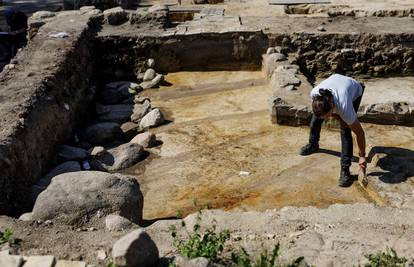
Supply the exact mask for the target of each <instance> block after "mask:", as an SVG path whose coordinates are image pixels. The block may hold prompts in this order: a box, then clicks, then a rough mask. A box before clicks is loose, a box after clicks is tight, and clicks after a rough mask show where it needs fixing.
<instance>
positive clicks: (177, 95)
mask: <svg viewBox="0 0 414 267" xmlns="http://www.w3.org/2000/svg"><path fill="white" fill-rule="evenodd" d="M163 12H164V11H163ZM213 13H214V12H213ZM69 15H70V16H72V17H71V19H73V16H78V18H79V19H80V20H78V21H77V23H75V24H72V25H69V26H68V25H67V19H69V17H68V16H69ZM140 16H144V18H152V19H153V20H151V21H150V22H147V21H145V22H144V21H140V19H139V18H141V17H140ZM165 18H166V17H165V14H159V13H157V14H149V13H148V14H144V15H143V13H140V14H139V15H137V16H136V17H134V19H135V20H134V22H133V23H132V22H131V21H128V22H125V23H121V24H120V25H108V24H107V21H108V20H107V18H106V17H101V16H100V15H99V14H98V13H96V14H95V13H94V12H93V10H92V11H91V10H86V9H85V10H84V11H80V12H72V13H65V14H62V15H60V16H57V17H56V18H52V19H48V20H47V21H46V22H45V24H44V25H43V24H42V23H40V24H37V25H41V27H40V28H39V30H38V33H37V35H36V36H35V37H34V38H33V40H32V41H31V43H29V46H28V47H27V49H26V50H23V51H22V52H21V54H19V55H18V56H17V58H16V59H15V60H14V61H13V62H14V63H12V64H14V66H13V67H9V68H7V69H6V71H5V72H3V73H2V74H1V75H2V85H4V88H6V89H7V90H4V95H3V99H7V94H12V92H13V93H16V95H17V96H19V95H20V96H21V95H23V96H24V97H22V98H19V97H16V101H15V103H14V104H9V105H8V106H4V107H2V108H3V110H2V112H4V114H6V113H7V112H8V113H10V114H12V116H11V117H8V118H7V120H6V119H5V120H4V121H3V122H2V123H3V124H5V125H8V126H7V127H6V126H5V127H4V129H5V130H4V132H5V134H4V138H3V140H4V142H3V143H4V144H5V146H3V148H2V149H3V150H4V151H2V153H4V154H5V155H8V156H6V157H5V158H7V160H6V161H4V162H3V163H2V164H3V165H4V169H5V176H4V178H3V177H2V185H4V186H2V189H3V190H4V191H5V192H4V193H5V194H3V195H2V196H3V197H4V199H3V200H2V203H3V204H2V211H4V212H7V213H9V214H11V213H14V214H16V213H17V214H18V213H20V212H21V211H22V210H24V209H30V203H21V201H18V199H19V197H17V196H16V195H15V192H19V194H21V195H23V196H27V194H28V193H27V191H28V189H29V188H30V187H31V185H33V184H34V183H35V181H36V180H37V179H38V178H39V177H40V176H42V174H44V173H47V171H48V170H50V168H51V167H53V164H51V163H52V162H53V159H54V158H55V156H56V152H57V151H58V148H59V146H60V145H62V144H67V143H68V142H69V140H70V139H71V138H72V137H73V134H74V132H76V130H77V129H78V128H79V127H80V126H81V125H82V124H83V123H85V121H86V119H91V118H90V116H86V115H85V112H86V111H87V110H88V109H87V108H85V107H91V106H90V104H91V103H95V102H94V101H95V100H93V93H94V90H90V88H93V86H96V87H95V89H96V90H98V91H99V90H101V88H102V87H103V85H105V84H106V83H108V82H114V81H119V80H130V81H137V80H136V79H137V74H140V73H142V71H143V69H144V68H145V62H146V60H147V59H148V58H154V59H155V62H156V64H157V65H156V67H155V69H156V71H157V72H159V73H163V74H165V76H164V77H165V82H164V83H163V84H161V87H160V88H158V89H146V90H144V91H143V92H142V93H141V94H142V96H143V97H148V98H150V99H151V104H152V106H153V107H157V108H159V109H160V110H161V111H162V112H163V113H164V115H165V116H166V119H167V121H169V122H170V123H168V124H165V125H162V126H159V127H156V128H151V129H150V131H151V132H153V133H155V134H156V135H157V137H158V139H159V141H161V142H162V145H160V146H157V147H155V148H151V149H149V151H150V152H151V155H150V156H149V157H147V158H146V159H145V160H144V161H141V162H140V163H138V164H137V165H135V166H133V167H130V168H128V169H126V170H124V171H122V173H124V174H130V175H133V176H134V177H136V179H137V180H138V181H139V183H140V189H141V190H142V192H143V194H144V211H143V216H144V219H146V220H153V219H160V218H168V217H172V216H175V215H176V214H177V212H178V211H180V212H181V213H182V214H183V215H185V214H188V213H191V212H193V211H195V210H197V209H198V208H199V207H203V206H209V207H212V208H222V209H225V210H259V211H262V210H267V209H272V208H280V207H284V206H301V207H304V206H316V207H328V206H330V205H332V204H335V203H342V204H348V203H368V202H373V203H377V204H384V205H403V206H407V207H408V206H410V205H411V204H410V203H412V201H411V200H410V199H411V197H412V196H410V195H409V194H408V193H407V192H409V188H411V184H410V183H411V177H412V173H411V172H408V173H401V176H403V177H404V179H397V180H398V181H400V182H399V184H398V185H397V186H394V187H393V189H392V190H388V189H389V187H387V186H386V185H384V186H383V187H385V188H386V190H385V191H384V189H380V188H381V186H377V187H374V186H372V187H369V188H368V190H364V189H362V188H361V187H359V186H358V185H357V184H355V185H354V186H352V187H350V188H347V189H342V188H339V187H338V186H337V177H338V175H339V158H338V155H339V152H338V151H339V147H340V145H339V137H338V136H339V133H338V132H337V131H336V130H335V129H333V130H328V131H324V133H323V135H322V140H321V144H322V146H323V148H324V150H322V152H321V153H318V154H315V155H312V156H310V157H300V156H299V155H297V152H298V149H299V148H300V147H301V146H302V145H303V144H305V143H306V142H307V139H308V129H307V127H299V128H297V127H288V126H284V125H277V124H273V123H272V120H271V116H270V110H273V111H274V110H275V106H272V107H271V108H269V105H268V103H269V99H271V98H274V97H275V96H276V97H279V95H277V93H278V92H279V91H280V90H279V91H278V92H276V95H275V91H274V87H273V85H274V84H273V82H272V80H271V79H269V78H270V77H269V72H268V71H267V70H268V66H266V63H264V65H265V66H264V69H263V71H262V70H261V66H262V55H263V54H266V50H267V49H268V48H269V47H280V52H282V53H283V54H284V55H285V56H286V57H287V58H286V60H285V61H281V62H279V61H278V62H277V63H276V65H273V68H274V69H273V70H272V71H271V72H270V74H271V76H272V75H277V73H276V74H275V73H274V72H273V71H274V70H275V69H276V67H277V65H279V64H289V65H296V66H297V71H298V72H297V75H299V76H300V77H301V79H302V80H303V84H302V85H301V86H303V85H306V84H307V87H306V90H309V88H311V87H312V83H314V82H315V81H314V80H313V79H315V80H316V81H318V79H319V80H320V79H322V77H324V76H327V75H328V74H329V73H332V72H335V71H341V72H342V73H344V74H349V75H353V76H355V77H358V78H359V77H367V76H372V77H375V79H369V80H366V84H367V94H366V98H365V99H363V102H362V105H363V106H364V105H365V106H369V105H372V104H382V103H383V101H384V100H392V101H396V102H402V101H405V102H407V101H409V104H408V105H407V109H405V107H404V109H403V111H404V112H406V111H407V110H408V113H407V112H406V113H404V114H403V115H402V117H403V119H401V120H400V119H399V118H397V119H395V118H394V117H392V116H391V120H390V121H388V123H386V124H391V125H394V124H402V125H404V126H412V125H411V123H412V109H411V104H410V103H411V102H410V101H412V95H411V94H410V88H411V85H412V84H413V80H412V73H413V69H414V65H413V63H412V62H413V59H412V58H413V55H414V52H413V40H414V37H413V32H410V31H409V30H407V31H406V30H404V28H407V24H408V25H411V24H412V23H413V21H412V19H411V18H387V21H386V22H383V23H384V24H381V23H380V22H379V20H378V18H363V19H348V18H338V19H337V20H335V19H334V20H332V19H329V20H332V21H328V19H327V18H315V19H310V20H309V23H307V24H304V26H303V29H302V30H303V31H298V29H296V28H295V27H299V26H298V25H299V24H298V25H295V26H293V27H294V28H293V29H290V26H289V25H290V23H291V22H292V20H291V19H290V18H286V22H284V23H282V24H281V26H280V29H275V28H274V26H272V25H273V24H272V23H273V21H271V22H270V23H269V27H265V28H267V30H266V31H261V30H260V28H258V22H257V21H256V22H251V21H250V22H249V19H246V20H242V19H240V17H233V16H223V15H222V14H221V15H219V14H207V15H206V16H205V17H199V18H197V19H192V20H186V21H185V22H176V23H178V24H177V25H171V24H168V23H166V21H165ZM278 20H281V21H282V19H278ZM367 20H372V22H373V24H374V25H376V27H378V25H380V24H381V26H383V28H382V32H381V33H378V34H376V33H373V32H371V29H370V28H367V27H366V28H364V27H365V26H364V25H366V21H367ZM321 22H324V23H330V24H329V27H327V28H328V30H330V32H328V33H315V31H314V29H313V28H315V26H316V25H319V24H320V23H321ZM388 22H393V23H388ZM344 23H350V24H351V26H352V27H351V28H350V29H345V27H344V26H343V25H344ZM223 25H225V26H223ZM262 26H263V25H261V27H262ZM336 26H338V31H333V30H332V29H335V28H336ZM386 26H388V27H389V28H386ZM403 26H404V27H403ZM384 27H385V28H384ZM398 27H401V29H400V30H399V31H397V32H395V30H396V29H398ZM137 28H139V29H141V30H142V31H139V32H137ZM310 28H312V29H313V30H310ZM355 28H359V29H361V33H360V34H357V33H355V32H354V31H353V30H354V29H355ZM51 31H65V32H68V33H69V34H70V37H69V38H65V39H52V38H51V37H50V35H49V33H50V32H51ZM411 31H412V30H411ZM338 44H341V45H338ZM357 45H359V46H362V48H361V47H360V48H359V49H360V50H358V51H354V52H353V54H352V56H353V57H354V58H355V61H356V62H357V63H360V62H363V61H367V62H368V61H369V62H371V63H372V65H370V66H368V67H366V68H359V67H358V66H354V65H352V66H351V67H349V65H348V64H347V63H348V61H347V60H351V59H350V57H348V56H349V55H350V54H349V53H350V50H349V49H351V48H349V47H354V46H357ZM338 46H339V47H338ZM384 46H385V47H386V49H384V48H383V47H384ZM39 47H40V48H41V49H40V50H39ZM395 48H398V49H395ZM44 49H49V50H48V51H49V53H50V54H51V55H53V56H54V58H55V60H52V59H51V58H53V57H50V56H49V57H47V56H46V55H45V54H44ZM278 49H279V48H278ZM338 50H339V51H338ZM383 50H384V51H383ZM41 51H43V52H41ZM326 58H332V61H330V62H326V60H325V59H326ZM396 58H397V59H399V60H400V61H399V62H400V64H399V65H398V66H397V64H395V65H390V66H389V67H387V68H384V67H383V68H381V66H384V64H387V62H388V61H387V60H393V59H396ZM339 63H341V64H339ZM72 66H77V67H72ZM338 66H339V67H338ZM381 76H384V77H386V78H379V77H381ZM25 79H28V81H27V82H26V83H23V82H15V81H23V80H25ZM66 81H69V82H66ZM395 83H398V84H399V86H398V88H396V90H394V91H393V93H392V94H390V95H389V96H387V98H384V97H383V92H387V91H388V90H389V86H390V84H395ZM26 84H30V86H29V87H26ZM306 90H304V91H301V87H299V88H298V89H297V92H299V94H300V97H296V96H295V97H291V98H289V99H288V101H287V104H288V105H293V106H295V103H294V102H292V101H296V100H297V101H300V105H304V106H305V107H306V105H309V102H310V101H309V96H308V95H309V94H308V93H309V92H308V91H306ZM377 92H381V94H378V93H377ZM284 93H285V92H284ZM51 99H52V100H51ZM281 99H282V100H283V95H282V96H281ZM3 101H6V100H3ZM48 101H50V103H49V102H48ZM289 101H291V102H289ZM285 102H286V101H285ZM285 102H278V104H280V103H282V104H283V105H285V106H286V105H287V104H286V103H285ZM285 106H283V107H285ZM16 107H17V108H16ZM277 107H279V106H277ZM277 107H276V108H277ZM301 111H304V112H301V113H300V114H299V115H300V116H303V119H300V120H298V119H297V116H298V112H296V111H294V113H293V115H292V113H289V112H287V113H286V114H287V115H286V118H285V117H283V118H282V120H287V121H288V123H287V124H290V125H292V124H293V125H305V124H306V123H307V122H308V121H307V119H308V118H309V115H310V113H309V109H307V110H302V109H301ZM45 114H48V116H49V117H47V116H45ZM407 114H408V115H407ZM368 115H369V116H371V117H369V116H368V117H367V120H366V121H368V122H373V123H379V122H381V121H382V120H383V118H382V117H378V116H377V113H372V114H371V113H369V114H368ZM272 116H273V117H275V116H277V115H275V113H273V115H272ZM289 116H290V117H289ZM295 116H296V117H295ZM93 119H95V118H92V120H93ZM273 121H278V118H276V119H274V118H273ZM400 122H401V123H400ZM282 124H283V123H282ZM382 124H384V123H382ZM404 126H384V125H376V124H366V127H365V128H366V131H367V136H369V149H368V150H367V151H370V150H371V149H373V150H374V151H376V153H377V154H380V153H382V154H387V151H388V152H389V150H387V149H386V148H395V149H394V150H391V152H390V153H388V154H391V155H393V153H397V154H398V155H399V156H398V157H401V158H409V154H410V153H411V152H410V151H411V150H409V149H407V150H404V151H402V150H401V151H400V150H398V149H399V148H409V147H413V143H412V136H413V133H414V130H413V129H412V128H409V127H404ZM45 136H47V137H48V138H49V140H50V142H48V143H47V144H46V143H45V142H44V139H43V138H44V137H45ZM396 136H398V138H396ZM25 146H28V147H29V148H30V149H26V150H24V149H23V148H24V147H25ZM108 148H109V147H108ZM380 148H385V149H380ZM38 151H42V153H40V154H39V153H38ZM396 151H397V152H396ZM407 153H408V154H407ZM400 154H402V156H401V155H400ZM373 157H374V155H373ZM378 157H380V156H378ZM384 157H385V156H384ZM391 161H392V160H391ZM391 161H389V159H388V158H386V157H385V159H382V161H381V159H379V162H380V163H378V164H377V165H376V166H375V168H380V169H383V170H385V171H387V170H386V169H387V168H388V166H389V162H391ZM3 165H2V166H3ZM353 172H354V173H356V172H357V170H356V169H353ZM379 172H381V171H380V170H379V169H377V170H375V173H374V174H372V179H373V181H374V180H375V181H377V180H379V181H381V182H382V183H384V181H385V180H387V179H384V177H383V175H382V176H381V175H380V174H379ZM388 172H391V173H393V172H397V171H396V170H395V169H391V170H388ZM397 175H399V174H397ZM378 176H381V178H378V179H377V178H376V177H378ZM10 177H11V178H10ZM381 179H382V180H381ZM397 180H396V181H397ZM387 181H390V180H389V179H388V180H387ZM385 183H386V182H385ZM373 185H374V183H373ZM400 185H401V190H403V191H404V194H403V196H402V197H401V195H399V190H400V189H399V188H400V187H399V186H400ZM378 190H382V191H378ZM384 192H385V193H384ZM396 196H398V197H400V198H402V199H403V200H402V201H400V202H397V201H393V200H392V199H395V198H397V197H396ZM21 199H27V198H21ZM10 201H11V202H12V203H14V204H15V206H10V205H8V204H7V203H9V202H10Z"/></svg>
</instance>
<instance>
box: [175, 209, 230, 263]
mask: <svg viewBox="0 0 414 267" xmlns="http://www.w3.org/2000/svg"><path fill="white" fill-rule="evenodd" d="M200 223H201V212H200V211H199V212H198V214H197V219H196V223H195V224H194V226H193V233H190V232H188V230H187V229H186V227H185V226H186V225H185V222H184V221H182V223H181V227H182V228H183V229H185V232H186V238H185V239H183V237H181V236H179V235H178V233H177V229H176V227H175V226H174V225H172V226H171V227H170V232H171V236H172V237H173V239H174V245H175V247H176V248H177V249H178V251H179V253H180V254H181V255H182V256H184V257H187V258H190V259H193V258H198V257H205V258H208V259H210V260H211V261H215V260H217V256H218V255H219V254H220V253H221V252H223V249H224V243H225V242H226V240H228V239H229V238H230V232H229V231H222V232H220V233H217V232H216V224H215V223H213V226H212V227H210V228H207V229H206V230H205V231H204V232H203V233H202V232H201V230H200V229H201V225H200Z"/></svg>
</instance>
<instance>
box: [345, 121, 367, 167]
mask: <svg viewBox="0 0 414 267" xmlns="http://www.w3.org/2000/svg"><path fill="white" fill-rule="evenodd" d="M349 128H351V130H352V131H353V132H354V133H355V135H356V139H357V144H358V150H359V152H358V155H359V166H360V167H361V168H363V169H364V170H365V169H366V168H367V160H366V158H365V132H364V129H362V126H361V123H360V122H359V120H358V119H357V120H356V121H355V122H354V123H352V124H351V125H349Z"/></svg>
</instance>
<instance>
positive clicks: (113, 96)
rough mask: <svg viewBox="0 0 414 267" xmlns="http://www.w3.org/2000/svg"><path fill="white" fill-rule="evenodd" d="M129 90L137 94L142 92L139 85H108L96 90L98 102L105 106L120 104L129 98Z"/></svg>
mask: <svg viewBox="0 0 414 267" xmlns="http://www.w3.org/2000/svg"><path fill="white" fill-rule="evenodd" d="M130 88H132V89H133V90H135V91H137V92H139V91H141V90H142V89H141V87H140V86H139V84H136V83H132V82H128V81H118V82H111V83H108V84H106V85H105V86H104V87H103V88H102V89H101V90H98V97H99V98H98V100H99V102H100V103H102V104H105V105H113V104H120V103H122V102H123V101H125V100H126V99H128V98H130V97H131V93H130V92H129V89H130Z"/></svg>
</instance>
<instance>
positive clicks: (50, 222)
mask: <svg viewBox="0 0 414 267" xmlns="http://www.w3.org/2000/svg"><path fill="white" fill-rule="evenodd" d="M43 224H44V225H46V226H50V225H52V224H53V222H52V221H51V220H46V221H45V222H44V223H43Z"/></svg>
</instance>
